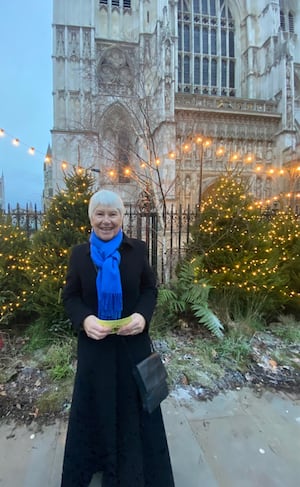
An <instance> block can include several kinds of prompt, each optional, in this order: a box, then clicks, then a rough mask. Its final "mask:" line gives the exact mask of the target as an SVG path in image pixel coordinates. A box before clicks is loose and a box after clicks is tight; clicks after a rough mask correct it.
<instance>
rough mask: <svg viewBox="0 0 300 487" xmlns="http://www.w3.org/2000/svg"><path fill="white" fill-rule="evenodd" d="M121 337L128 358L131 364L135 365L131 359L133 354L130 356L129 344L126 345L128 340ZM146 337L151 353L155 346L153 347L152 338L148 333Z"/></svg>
mask: <svg viewBox="0 0 300 487" xmlns="http://www.w3.org/2000/svg"><path fill="white" fill-rule="evenodd" d="M121 338H122V340H123V343H125V348H126V351H127V355H128V357H129V360H130V362H131V364H132V365H135V362H134V360H133V356H132V353H131V350H130V346H129V345H128V342H127V340H126V337H125V336H122V337H121ZM148 338H149V343H150V349H151V353H153V352H155V347H154V344H153V341H152V339H151V338H150V336H149V335H148Z"/></svg>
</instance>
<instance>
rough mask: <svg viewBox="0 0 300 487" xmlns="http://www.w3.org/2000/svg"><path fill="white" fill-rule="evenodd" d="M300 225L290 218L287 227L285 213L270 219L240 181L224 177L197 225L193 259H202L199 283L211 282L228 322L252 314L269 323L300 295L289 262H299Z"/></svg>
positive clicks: (218, 304) (196, 277) (216, 301)
mask: <svg viewBox="0 0 300 487" xmlns="http://www.w3.org/2000/svg"><path fill="white" fill-rule="evenodd" d="M284 222H285V225H283V223H284ZM296 227H297V225H296V222H295V221H291V220H289V226H288V227H287V223H286V218H283V219H282V217H281V216H280V215H274V216H273V218H271V219H268V218H265V217H264V216H263V215H262V214H261V212H260V210H258V209H256V207H255V203H254V200H253V198H252V197H251V196H249V195H246V188H245V186H244V184H243V182H242V181H241V180H238V179H237V178H236V177H234V176H232V177H230V176H228V177H222V178H220V180H219V181H218V183H217V184H216V186H215V188H214V191H213V194H211V195H210V196H209V197H208V198H207V200H206V201H205V203H204V205H203V211H202V213H201V215H200V216H199V218H198V221H197V222H196V223H195V225H194V228H193V231H192V235H193V242H192V244H191V245H190V246H189V249H188V256H189V259H190V260H191V259H192V258H193V256H196V255H197V256H198V255H202V259H201V262H202V264H201V265H200V266H198V268H197V275H196V276H195V279H203V278H205V279H208V282H209V284H210V285H211V286H213V288H214V289H213V290H212V291H211V296H212V298H213V299H214V306H217V307H219V308H221V305H222V313H223V315H224V314H225V315H226V317H225V321H227V322H228V321H230V320H232V319H236V318H237V316H239V317H241V316H246V315H249V314H251V313H253V315H254V314H255V315H259V316H260V318H262V319H269V318H271V317H273V316H274V315H275V314H276V313H279V312H282V311H283V309H284V308H285V307H286V306H287V305H288V302H289V301H290V299H291V297H292V295H293V293H294V296H295V297H298V296H297V290H296V289H295V288H294V287H293V286H294V285H295V282H296V281H295V278H294V282H291V280H290V279H289V278H288V277H287V264H286V263H287V256H289V257H290V256H291V255H293V260H294V262H295V259H296V256H297V255H298V256H299V246H298V249H297V238H296V237H297V233H298V234H299V230H297V228H296ZM288 235H289V236H290V237H289V238H288ZM291 235H294V238H293V239H292V241H291ZM289 240H290V241H289ZM288 260H289V259H288ZM294 277H295V276H294ZM224 310H225V313H224ZM223 319H224V316H223Z"/></svg>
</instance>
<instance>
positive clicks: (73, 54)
mask: <svg viewBox="0 0 300 487" xmlns="http://www.w3.org/2000/svg"><path fill="white" fill-rule="evenodd" d="M68 54H69V57H70V59H71V60H72V61H78V60H79V55H80V45H79V29H77V28H74V27H72V28H70V29H69V30H68Z"/></svg>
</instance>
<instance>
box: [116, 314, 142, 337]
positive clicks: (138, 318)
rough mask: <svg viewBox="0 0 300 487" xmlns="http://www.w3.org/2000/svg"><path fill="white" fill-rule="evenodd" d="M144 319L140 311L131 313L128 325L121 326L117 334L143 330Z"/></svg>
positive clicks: (134, 332) (133, 333)
mask: <svg viewBox="0 0 300 487" xmlns="http://www.w3.org/2000/svg"><path fill="white" fill-rule="evenodd" d="M145 326H146V320H145V318H144V317H143V315H141V314H140V313H133V314H132V315H131V321H130V323H128V325H125V326H122V328H120V329H119V331H118V333H117V334H118V335H138V334H139V333H142V332H143V331H144V328H145Z"/></svg>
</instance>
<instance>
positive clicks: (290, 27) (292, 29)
mask: <svg viewBox="0 0 300 487" xmlns="http://www.w3.org/2000/svg"><path fill="white" fill-rule="evenodd" d="M289 32H290V33H291V34H294V32H295V31H294V15H293V14H292V12H289Z"/></svg>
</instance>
